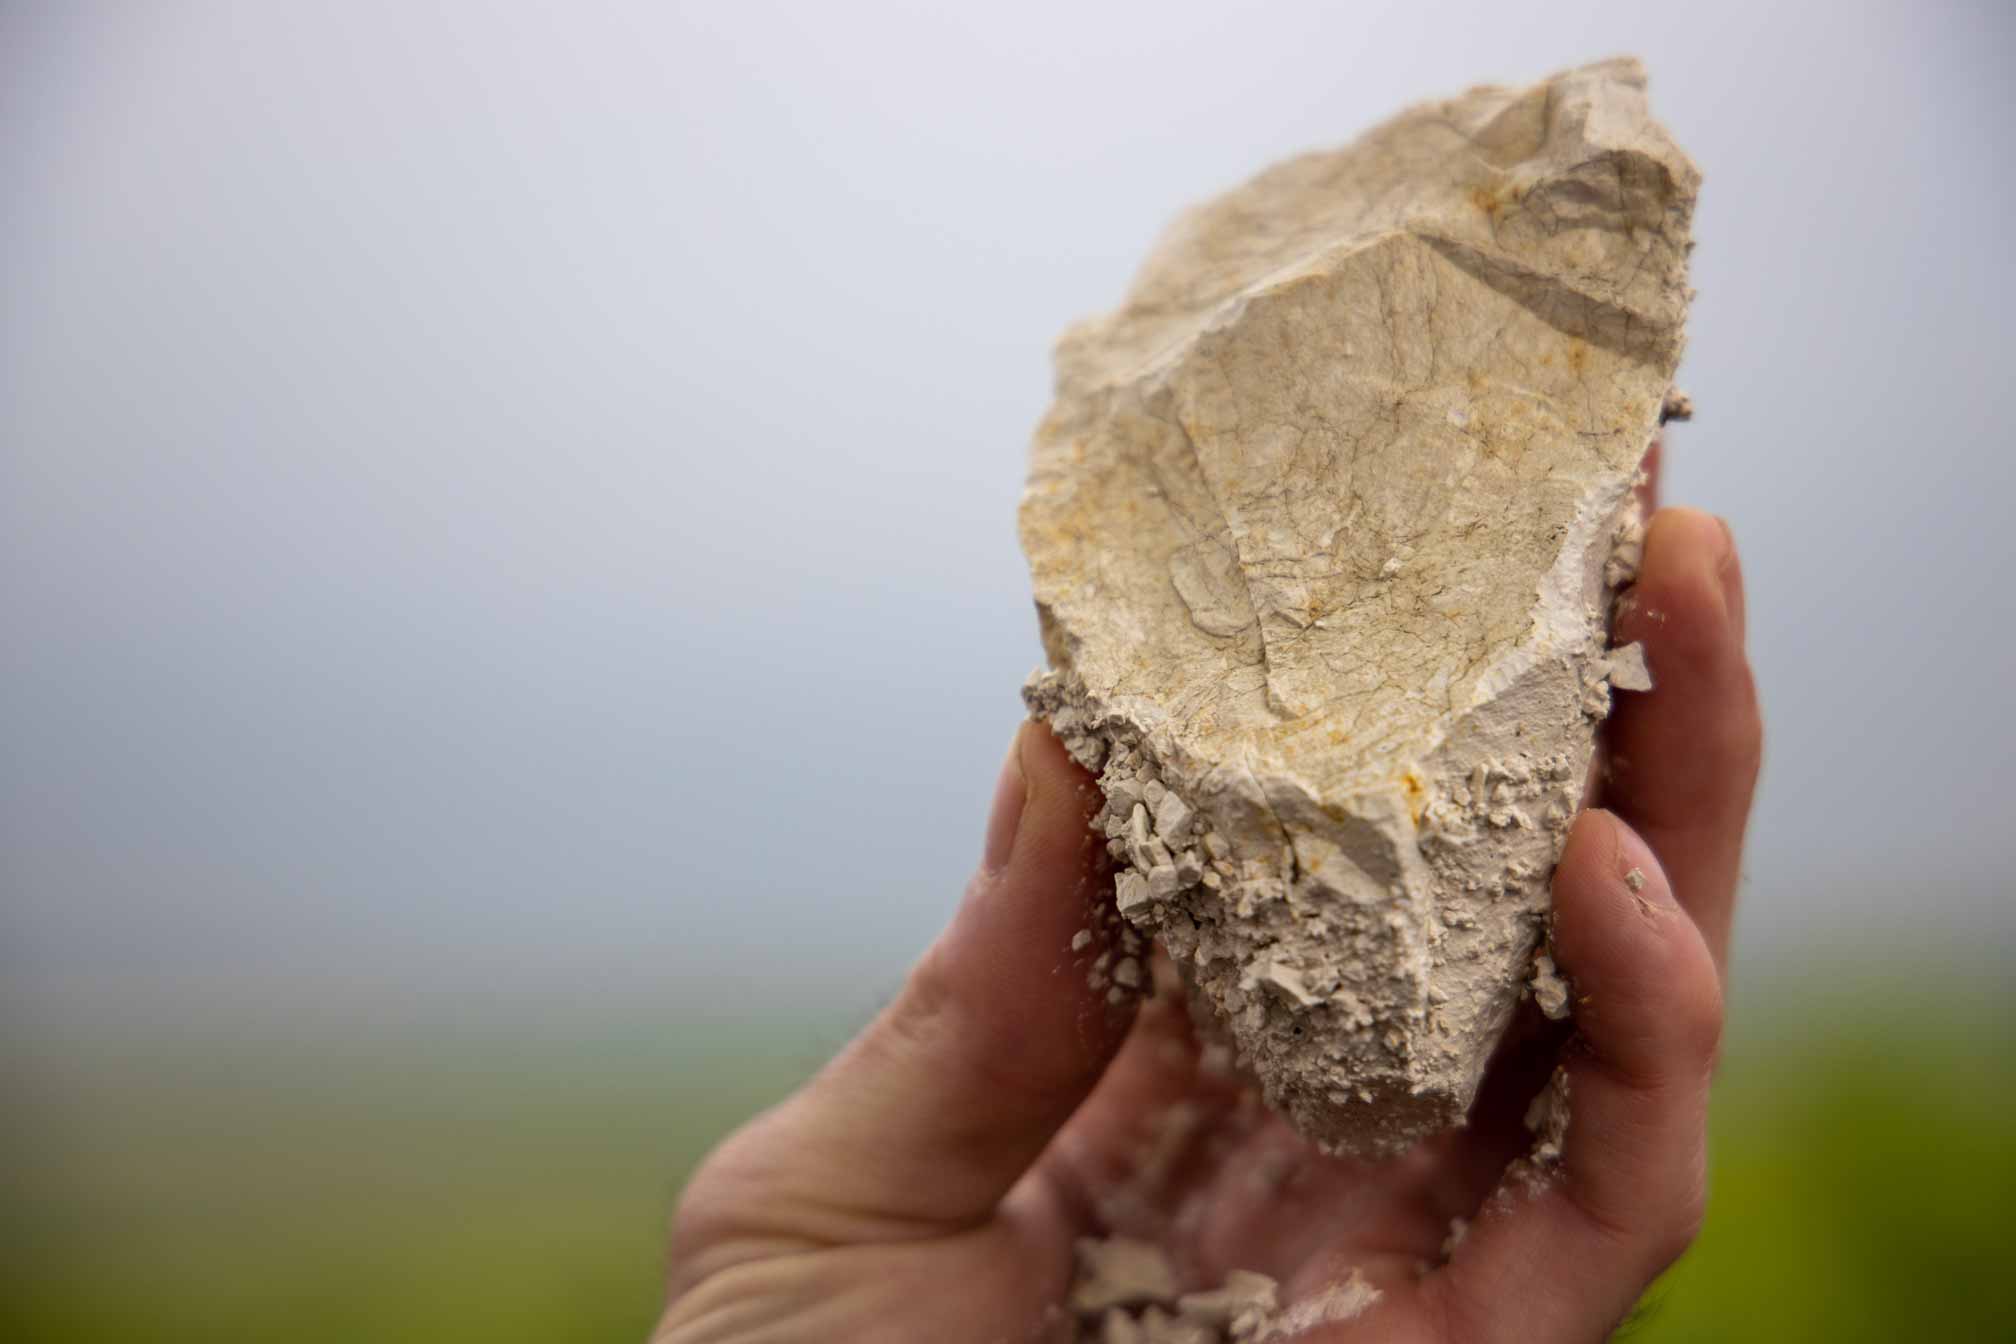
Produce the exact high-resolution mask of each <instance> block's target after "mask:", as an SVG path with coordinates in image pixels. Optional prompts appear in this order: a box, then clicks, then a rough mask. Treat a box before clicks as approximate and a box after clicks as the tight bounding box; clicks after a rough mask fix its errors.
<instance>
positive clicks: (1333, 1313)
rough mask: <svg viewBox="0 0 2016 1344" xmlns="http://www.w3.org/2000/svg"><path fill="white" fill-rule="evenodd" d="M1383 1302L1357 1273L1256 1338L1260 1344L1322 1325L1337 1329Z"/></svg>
mask: <svg viewBox="0 0 2016 1344" xmlns="http://www.w3.org/2000/svg"><path fill="white" fill-rule="evenodd" d="M1378 1300H1379V1290H1378V1289H1377V1288H1374V1287H1373V1286H1372V1284H1371V1283H1370V1281H1368V1280H1367V1279H1366V1277H1365V1274H1364V1272H1363V1271H1362V1270H1358V1269H1355V1268H1354V1269H1353V1270H1352V1271H1351V1273H1350V1276H1349V1277H1347V1278H1346V1279H1345V1280H1344V1282H1342V1283H1334V1284H1332V1285H1330V1286H1329V1287H1328V1288H1325V1289H1324V1290H1323V1291H1322V1292H1320V1293H1317V1294H1316V1295H1315V1296H1314V1297H1309V1298H1304V1299H1303V1300H1302V1301H1300V1302H1297V1303H1296V1304H1295V1305H1293V1306H1291V1307H1289V1308H1288V1309H1287V1310H1286V1311H1284V1312H1281V1313H1280V1314H1279V1315H1277V1316H1275V1317H1274V1319H1273V1320H1271V1321H1269V1322H1268V1323H1267V1324H1266V1325H1265V1326H1263V1327H1262V1328H1261V1329H1260V1331H1259V1333H1258V1334H1256V1335H1255V1336H1254V1339H1255V1340H1256V1341H1262V1342H1263V1344H1264V1341H1267V1340H1275V1339H1288V1338H1292V1337H1294V1336H1296V1335H1299V1334H1301V1333H1302V1332H1303V1331H1305V1330H1313V1329H1315V1328H1316V1327H1317V1326H1319V1325H1333V1324H1336V1323H1337V1322H1339V1321H1348V1320H1350V1319H1351V1318H1352V1317H1354V1316H1361V1315H1363V1314H1364V1313H1365V1310H1366V1309H1367V1308H1368V1307H1370V1306H1371V1305H1372V1304H1373V1303H1374V1302H1377V1301H1378Z"/></svg>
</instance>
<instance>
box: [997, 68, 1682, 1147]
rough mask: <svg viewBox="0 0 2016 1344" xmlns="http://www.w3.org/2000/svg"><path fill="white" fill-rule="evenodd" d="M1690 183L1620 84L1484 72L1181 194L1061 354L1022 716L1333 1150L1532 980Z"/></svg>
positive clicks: (1211, 1006) (1047, 426)
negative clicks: (1468, 84)
mask: <svg viewBox="0 0 2016 1344" xmlns="http://www.w3.org/2000/svg"><path fill="white" fill-rule="evenodd" d="M1697 184H1698V173H1697V172H1696V170H1695V168H1694V166H1693V165H1692V164H1691V163H1690V162H1689V161H1688V159H1687V158H1686V156H1685V155H1684V154H1682V153H1681V152H1680V150H1679V149H1678V148H1677V147H1676V146H1675V145H1674V143H1673V141H1672V140H1671V139H1670V138H1669V137H1668V135H1667V134H1666V132H1665V131H1664V130H1663V129H1661V128H1660V126H1659V125H1658V124H1657V123H1656V122H1654V121H1653V120H1652V119H1651V117H1650V114H1649V113H1648V111H1647V107H1646V100H1645V81H1644V74H1643V71H1642V69H1641V68H1640V67H1639V66H1638V64H1637V63H1636V62H1634V61H1628V60H1622V61H1610V62H1605V63H1603V64H1600V65H1594V66H1589V67H1586V68H1583V69H1579V70H1573V71H1569V72H1567V73H1565V74H1562V75H1560V76H1557V77H1556V78H1554V79H1551V80H1549V81H1547V82H1546V83H1544V84H1541V85H1538V86H1535V87H1533V88H1530V89H1526V90H1507V89H1495V88H1491V89H1478V90H1473V91H1472V92H1470V93H1467V94H1464V95H1463V96H1461V97H1459V98H1455V99H1452V100H1449V101H1447V102H1440V103H1432V104H1426V105H1423V106H1420V107H1416V108H1413V109H1410V110H1408V111H1406V112H1404V113H1402V114H1401V115H1399V116H1398V117H1396V118H1394V119H1393V120H1392V121H1390V122H1387V123H1386V124H1384V125H1382V126H1380V127H1378V128H1376V129H1374V130H1372V131H1371V132H1369V133H1367V134H1366V135H1364V136H1362V137H1361V138H1360V139H1358V140H1357V141H1355V142H1353V143H1352V144H1350V145H1347V146H1345V147H1344V148H1342V149H1338V150H1332V151H1326V152H1321V153H1314V154H1308V155H1304V156H1302V157H1300V158H1296V159H1293V160H1290V161H1288V162H1286V163H1283V164H1280V165H1278V166H1276V167H1274V168H1271V169H1269V170H1268V171H1266V172H1264V173H1262V174H1261V175H1260V176H1258V177H1256V178H1254V179H1253V180H1252V181H1250V182H1248V183H1246V184H1245V185H1243V186H1241V187H1238V188H1236V189H1234V190H1233V191H1231V192H1229V193H1227V194H1226V195H1224V196H1222V197H1219V198H1218V199H1216V200H1214V201H1211V202H1209V203H1207V204H1205V205H1202V206H1199V207H1197V208H1195V209H1193V210H1191V211H1189V212H1188V213H1187V214H1185V215H1184V216H1183V217H1182V218H1181V219H1179V220H1178V221H1177V223H1176V224H1175V226H1174V227H1173V228H1172V229H1171V230H1170V231H1169V233H1168V234H1167V236H1166V237H1165V238H1164V239H1163V240H1162V242H1161V244H1160V245H1159V246H1158V247H1157V248H1156V250H1155V251H1154V253H1153V254H1152V255H1151V256H1150V258H1149V259H1148V262H1147V264H1146V265H1145V266H1144V267H1143V269H1142V271H1141V273H1140V275H1139V277H1138V278H1137V279H1136V281H1135V283H1134V286H1133V288H1132V289H1131V290H1130V291H1129V293H1128V295H1127V297H1126V300H1125V301H1124V302H1123V304H1122V305H1121V306H1120V307H1119V308H1118V309H1117V310H1116V311H1114V312H1112V313H1109V314H1107V315H1105V316H1102V317H1097V318H1093V319H1090V320H1088V321H1085V322H1082V323H1080V324H1078V325H1076V326H1074V327H1073V328H1072V329H1071V330H1069V331H1068V332H1067V333H1066V334H1065V336H1064V338H1063V339H1062V341H1061V342H1060V344H1059V346H1058V351H1057V397H1056V402H1055V405H1054V406H1053V407H1052V409H1051V411H1050V413H1049V415H1048V416H1047V417H1046V418H1045V419H1044V421H1043V423H1042V425H1041V426H1040V427H1039V428H1038V430H1037V433H1036V439H1035V445H1034V451H1033V463H1032V467H1031V471H1030V477H1029V484H1028V490H1027V492H1026V495H1025V497H1024V501H1023V505H1022V516H1021V524H1022V540H1023V545H1024V548H1025V549H1026V551H1027V553H1028V556H1029V561H1030V568H1031V571H1032V574H1033V577H1034V584H1035V592H1036V599H1037V604H1038V610H1039V613H1040V616H1041V623H1042V630H1043V637H1044V644H1045V648H1046V650H1047V652H1048V655H1049V663H1050V666H1049V670H1048V671H1046V672H1043V673H1041V674H1039V675H1038V676H1037V677H1036V678H1035V679H1034V680H1032V682H1031V684H1030V686H1029V687H1028V689H1027V697H1028V700H1029V703H1030V705H1031V706H1032V708H1033V709H1034V710H1035V711H1036V712H1037V713H1038V714H1040V715H1042V716H1043V717H1045V718H1047V719H1048V720H1049V721H1050V722H1051V724H1052V725H1053V726H1054V727H1055V728H1056V730H1057V731H1058V733H1059V735H1060V736H1061V737H1062V738H1063V739H1064V740H1065V742H1066V744H1067V745H1068V746H1069V747H1070V748H1071V750H1072V751H1073V753H1074V754H1075V755H1076V756H1077V757H1078V758H1079V759H1080V760H1081V761H1083V762H1084V763H1085V764H1087V765H1088V766H1089V767H1090V768H1093V769H1095V770H1097V771H1099V772H1100V773H1101V782H1102V785H1103V787H1104V788H1105V790H1106V792H1107V797H1108V799H1109V805H1108V809H1107V811H1106V812H1105V813H1104V814H1103V815H1102V817H1101V820H1100V825H1101V827H1102V829H1103V831H1104V833H1105V835H1106V837H1107V839H1108V841H1109V848H1110V849H1111V850H1112V851H1113V853H1114V855H1115V857H1116V859H1117V860H1118V862H1119V864H1120V865H1121V866H1122V868H1123V869H1124V870H1125V871H1123V872H1122V874H1121V877H1120V892H1121V900H1122V908H1123V911H1124V913H1125V915H1126V917H1127V918H1128V920H1129V921H1131V922H1132V923H1133V924H1134V925H1135V926H1137V927H1138V928H1140V929H1142V930H1144V931H1147V932H1150V933H1153V934H1154V935H1156V936H1157V937H1158V938H1159V939H1160V941H1161V942H1162V944H1163V945H1164V946H1165V947H1166V948H1167V949H1168V951H1169V953H1170V954H1171V956H1172V957H1173V958H1174V959H1175V960H1176V962H1177V963H1178V965H1179V967H1180V968H1181V969H1182V971H1183V973H1184V975H1185V977H1186V980H1187V981H1188V983H1189V985H1190V989H1191V998H1192V1003H1193V1007H1194V1009H1195V1011H1196V1013H1197V1015H1198V1016H1199V1018H1200V1020H1201V1021H1203V1022H1204V1023H1205V1024H1206V1025H1207V1027H1209V1028H1210V1029H1211V1031H1212V1032H1214V1033H1215V1034H1217V1035H1218V1036H1220V1037H1221V1038H1223V1039H1227V1040H1229V1041H1230V1042H1232V1043H1233V1044H1234V1045H1235V1046H1236V1048H1237V1050H1238V1051H1239V1053H1240V1055H1241V1056H1242V1058H1243V1059H1244V1060H1245V1061H1246V1062H1247V1063H1248V1064H1249V1065H1250V1066H1251V1067H1252V1069H1253V1070H1254V1071H1255V1073H1256V1075H1257V1077H1258V1078H1259V1080H1260V1082H1261V1084H1262V1085H1263V1087H1264V1089H1265V1091H1266V1094H1267V1097H1268V1100H1269V1101H1270V1102H1271V1103H1272V1104H1273V1105H1274V1106H1275V1107H1276V1108H1278V1109H1279V1110H1281V1111H1282V1112H1284V1113H1285V1114H1286V1115H1287V1116H1288V1117H1289V1118H1290V1119H1291V1120H1292V1121H1293V1123H1294V1124H1295V1125H1296V1126H1297V1127H1298V1128H1300V1129H1301V1130H1302V1131H1303V1132H1304V1133H1305V1134H1307V1135H1309V1136H1310V1137H1311V1138H1312V1139H1314V1140H1316V1141H1317V1142H1318V1143H1320V1144H1322V1145H1324V1146H1325V1147H1330V1148H1342V1149H1348V1150H1351V1151H1357V1152H1386V1151H1392V1150H1394V1149H1397V1148H1399V1147H1403V1146H1405V1145H1406V1144H1408V1143H1409V1142H1411V1141H1413V1140H1415V1139H1417V1138H1419V1137H1421V1136H1422V1135H1424V1134H1427V1133H1430V1132H1432V1131H1434V1130H1437V1129H1440V1128H1443V1127H1445V1126H1448V1125H1452V1124H1455V1123H1458V1122H1459V1121H1460V1120H1461V1118H1462V1117H1463V1115H1464V1113H1465V1111H1466V1110H1467V1109H1468V1107H1469V1104H1470V1101H1471V1099H1472V1097H1473V1095H1474V1093H1475V1090H1476V1086H1477V1082H1478V1079H1479V1075H1480V1074H1481V1071H1482V1069H1483V1066H1484V1062H1485V1060H1486V1058H1487V1056H1488V1055H1489V1053H1490V1051H1491V1047H1492V1045H1493V1043H1494V1042H1495V1041H1496V1039H1497V1037H1498V1035H1499V1033H1500V1031H1501V1030H1502V1028H1503V1026H1504V1024H1505V1022H1506V1019H1507V1017H1508V1015H1509V1013H1510V1012H1511V1010H1512V1008H1513V1006H1514V1004H1515V1003H1516V1002H1517V1000H1518V999H1519V997H1520V995H1521V994H1522V993H1523V992H1524V990H1525V983H1524V982H1525V980H1526V978H1527V976H1528V974H1529V972H1530V971H1531V970H1532V968H1533V964H1534V963H1533V953H1534V950H1535V947H1536V945H1537V943H1538V939H1539V936H1540V933H1541V929H1542V924H1543V921H1544V918H1545V915H1546V912H1547V908H1548V894H1547V882H1548V875H1549V872H1550V870H1551V867H1552V865H1553V863H1554V860H1555V858H1556V857H1557V855H1558V853H1559V847H1560V843H1561V839H1562V837H1563V835H1564V834H1565V831H1566V827H1567V825H1568V822H1569V820H1570V818H1571V817H1572V815H1573V812H1574V810H1575V808H1576V806H1577V804H1578V802H1579V800H1580V795H1581V789H1582V781H1583V779H1584V777H1585V775H1586V772H1587V768H1588V764H1589V758H1590V753H1591V745H1592V741H1593V734H1594V731H1595V726H1596V720H1597V719H1598V718H1599V717H1600V716H1601V715H1602V714H1603V713H1604V712H1606V711H1607V708H1608V705H1609V700H1610V685H1609V680H1608V678H1609V676H1610V674H1611V664H1610V663H1609V661H1608V660H1607V657H1606V645H1607V636H1606V624H1607V622H1606V616H1607V611H1608V605H1609V597H1610V594H1611V590H1612V588H1613V587H1614V585H1615V584H1617V583H1619V582H1623V581H1625V580H1626V579H1627V578H1628V576H1629V574H1630V572H1631V570H1632V569H1633V568H1634V567H1635V563H1636V557H1635V552H1632V551H1630V549H1629V547H1630V546H1631V545H1632V544H1634V540H1633V539H1634V538H1635V537H1636V535H1637V533H1636V530H1635V518H1634V509H1633V506H1632V503H1631V485H1632V482H1633V478H1634V475H1635V473H1636V472H1637V469H1638V465H1639V462H1640V459H1641V458H1642V457H1643V454H1644V452H1645V449H1646V447H1647V445H1648V443H1649V441H1650V440H1651V438H1652V436H1653V434H1654V432H1655V431H1656V428H1657V426H1658V424H1659V420H1660V415H1661V409H1662V406H1666V405H1667V404H1668V398H1669V394H1670V393H1671V391H1672V382H1673V373H1674V368H1675V366H1676V364H1677V362H1678V360H1679V356H1680V349H1681V327H1682V322H1683V320H1684V317H1685V313H1686V307H1687V301H1688V298H1689V291H1688V288H1687V279H1686V259H1687V252H1688V249H1689V246H1690V243H1689V238H1688V223H1689V219H1690V216H1691V214H1692V210H1693V205H1694V195H1695V190H1696V186H1697ZM1613 561H1614V562H1615V563H1612V562H1613ZM1618 667H1619V668H1620V670H1622V672H1623V681H1624V682H1626V683H1635V682H1636V681H1638V680H1639V678H1638V677H1637V675H1636V674H1637V672H1638V670H1639V668H1638V665H1636V664H1633V663H1631V662H1630V661H1629V660H1628V659H1626V660H1622V661H1620V663H1619V664H1618ZM1171 799H1174V800H1175V801H1174V802H1172V801H1171Z"/></svg>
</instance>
